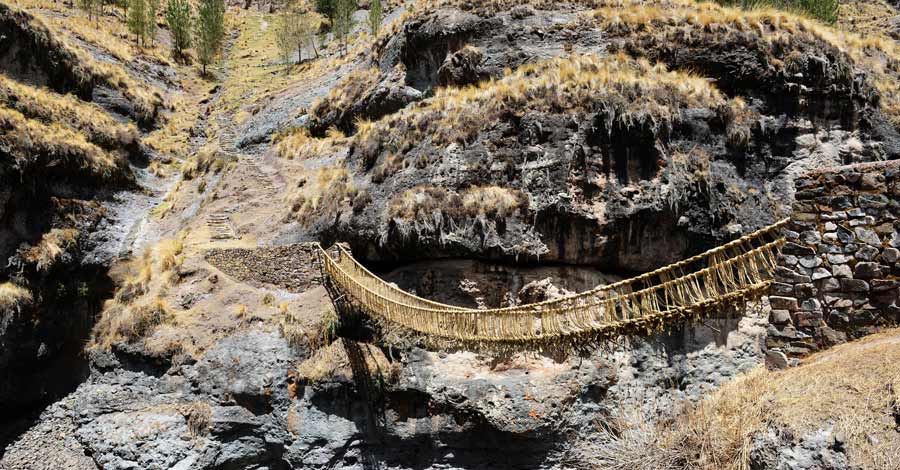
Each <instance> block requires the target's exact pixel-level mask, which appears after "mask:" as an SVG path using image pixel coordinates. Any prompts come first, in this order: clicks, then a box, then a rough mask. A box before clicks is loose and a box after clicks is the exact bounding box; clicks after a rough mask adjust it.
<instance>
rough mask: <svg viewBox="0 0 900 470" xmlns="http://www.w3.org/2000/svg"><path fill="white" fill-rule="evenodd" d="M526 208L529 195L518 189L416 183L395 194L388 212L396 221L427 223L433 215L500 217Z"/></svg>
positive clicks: (455, 218)
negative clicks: (452, 188) (456, 188)
mask: <svg viewBox="0 0 900 470" xmlns="http://www.w3.org/2000/svg"><path fill="white" fill-rule="evenodd" d="M527 209H528V196H527V195H526V194H525V193H523V192H522V191H519V190H517V189H509V188H501V187H498V186H475V187H471V188H467V189H465V190H463V191H462V192H461V193H456V192H453V191H450V190H447V189H444V188H440V187H435V186H418V187H415V188H412V189H409V190H406V191H404V192H403V193H402V194H400V195H399V196H397V197H396V198H394V199H393V200H392V201H391V204H390V209H389V215H390V217H391V218H392V219H394V220H396V221H398V222H401V221H402V222H407V223H408V222H419V223H428V222H431V221H434V220H436V219H443V220H448V219H449V220H454V221H461V220H463V219H467V218H476V217H486V218H488V219H503V218H506V217H510V216H512V215H513V214H514V213H515V212H516V211H518V210H521V211H527Z"/></svg>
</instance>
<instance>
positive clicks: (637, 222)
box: [283, 2, 900, 272]
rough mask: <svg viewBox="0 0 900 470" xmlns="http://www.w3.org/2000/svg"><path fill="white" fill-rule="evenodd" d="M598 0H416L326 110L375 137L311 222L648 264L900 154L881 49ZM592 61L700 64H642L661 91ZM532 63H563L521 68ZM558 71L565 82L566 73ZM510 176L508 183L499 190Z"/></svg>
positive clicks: (418, 239) (351, 156) (383, 246)
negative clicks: (478, 3) (796, 185)
mask: <svg viewBox="0 0 900 470" xmlns="http://www.w3.org/2000/svg"><path fill="white" fill-rule="evenodd" d="M595 3H596V2H595ZM593 6H595V7H598V8H597V9H596V10H591V11H588V12H585V11H584V10H577V11H576V10H567V9H565V8H562V7H561V8H560V9H558V10H556V9H554V10H535V9H533V8H531V7H525V6H523V7H520V8H515V9H513V10H509V11H495V10H493V9H492V8H483V9H472V10H465V9H461V8H451V7H444V8H439V9H437V10H429V9H422V10H413V12H412V13H411V14H410V15H409V16H408V18H407V19H405V20H404V21H402V22H401V24H400V25H399V26H398V27H397V28H396V30H397V33H396V34H394V35H392V36H390V37H389V39H386V40H385V41H384V42H383V45H382V46H380V47H377V48H376V49H375V51H374V52H373V53H372V54H371V57H370V58H369V60H370V61H371V66H372V68H371V69H365V68H363V69H361V71H360V72H359V73H358V74H355V75H353V76H352V77H350V78H348V79H346V80H345V81H344V82H343V83H342V84H339V85H338V87H337V88H336V89H335V91H334V92H332V95H329V97H327V98H325V99H324V100H322V101H320V102H319V103H318V104H316V105H314V106H313V107H312V108H311V111H310V115H309V116H310V117H309V122H310V124H309V129H310V132H311V133H312V134H313V135H323V134H324V132H325V130H326V129H328V128H330V127H336V128H338V129H341V130H343V131H345V132H348V133H354V132H355V134H354V135H353V136H351V137H350V138H348V139H347V140H346V142H345V143H341V142H338V143H337V144H336V145H335V146H334V148H333V150H330V151H332V152H334V154H335V155H336V156H338V157H343V158H345V159H346V166H347V167H348V168H349V169H350V172H351V173H350V175H349V176H348V179H346V180H341V184H343V185H345V186H346V187H347V188H352V191H351V193H350V197H349V199H345V200H344V201H340V200H339V198H338V200H336V201H334V202H333V203H332V204H331V205H330V206H329V207H328V208H327V210H325V211H324V212H321V211H320V212H319V213H318V214H316V215H315V216H313V217H308V216H307V214H306V213H305V212H304V210H303V206H304V203H303V201H304V200H308V196H306V197H305V198H301V199H299V200H298V201H299V202H298V203H295V204H294V210H295V212H294V215H295V216H296V218H297V219H298V220H299V221H300V224H301V225H302V226H306V227H310V228H312V229H313V231H314V233H319V234H321V235H322V236H324V237H325V238H326V239H328V240H337V239H340V240H346V241H349V242H350V243H351V244H352V245H353V247H354V249H355V251H356V252H358V253H360V254H362V255H364V256H366V257H369V258H371V259H373V260H377V259H388V260H397V259H404V260H409V259H416V258H418V257H419V256H418V255H417V253H430V254H431V255H432V256H434V255H438V256H477V257H480V258H490V259H502V260H512V259H515V260H518V261H522V260H538V259H540V260H542V261H557V262H564V263H573V264H592V265H602V266H604V267H606V268H607V269H608V270H613V271H631V272H635V271H645V270H648V269H652V268H655V267H658V266H660V265H663V264H666V263H669V262H672V261H675V260H677V259H680V258H682V257H684V256H685V255H686V254H688V253H692V252H696V251H698V250H700V249H702V248H709V247H711V246H713V245H714V244H716V243H718V242H721V241H723V240H726V239H728V238H730V237H733V236H735V235H737V234H740V233H745V232H748V231H751V230H753V229H755V228H759V227H761V226H763V225H765V224H768V223H771V222H773V221H774V220H776V219H777V218H780V217H781V216H783V215H784V214H786V211H787V208H788V206H789V203H790V202H791V200H792V194H793V187H792V183H791V181H792V180H793V177H794V176H796V175H797V174H798V173H799V172H801V171H803V170H805V169H809V168H814V167H818V166H825V165H833V164H839V163H849V162H851V161H869V160H881V159H886V158H894V157H896V156H897V155H898V152H900V146H898V144H900V140H898V134H897V131H896V128H895V127H894V126H893V125H892V124H891V121H890V120H891V119H892V118H891V116H890V115H889V112H887V111H886V110H887V109H888V103H887V101H888V100H886V99H885V98H883V97H882V96H881V94H880V92H881V90H879V89H878V88H877V87H876V86H875V80H878V79H877V78H876V75H873V74H870V73H869V72H868V71H867V70H869V67H870V65H871V61H872V60H878V59H877V57H876V56H877V53H876V54H874V55H873V56H872V57H868V56H865V57H863V56H860V55H858V54H851V53H848V52H847V51H846V50H845V47H846V46H845V44H844V43H842V42H841V41H839V40H835V39H834V38H831V37H829V36H827V35H826V34H825V33H824V32H820V31H817V30H815V29H812V28H811V29H804V30H803V31H798V30H797V29H796V28H804V26H800V25H792V24H787V23H780V24H776V23H773V22H772V21H771V20H772V19H771V18H766V17H765V15H760V16H758V17H757V16H755V17H754V21H759V22H760V25H762V26H760V28H758V29H751V30H746V29H743V28H744V27H743V26H741V25H740V24H738V22H734V21H731V20H724V21H722V22H719V23H716V27H705V26H704V25H702V24H700V21H699V20H697V19H696V17H694V16H692V15H697V14H699V13H700V12H701V11H702V12H704V13H708V14H712V15H715V14H724V13H722V11H721V10H718V7H712V6H703V7H697V6H693V5H691V4H682V3H679V2H674V3H672V4H671V5H670V7H671V8H672V9H673V10H674V11H675V13H673V14H672V15H671V16H666V15H663V14H660V13H659V12H658V11H656V10H650V9H647V8H644V7H642V6H640V5H630V4H629V5H626V6H621V5H618V4H616V5H613V4H611V3H610V4H609V5H606V4H605V3H604V2H599V5H593ZM726 16H727V15H726ZM685 31H691V32H692V33H689V34H695V36H690V35H689V34H686V33H685ZM776 38H784V40H783V41H782V42H781V43H778V44H776V43H775V42H776ZM569 54H574V58H572V57H573V56H569V57H568V58H564V59H552V58H554V57H560V56H568V55H569ZM581 54H598V55H600V56H608V57H611V58H612V59H601V60H606V61H609V60H613V61H615V60H616V59H615V57H619V59H618V60H620V61H621V60H625V59H622V57H623V56H617V55H616V54H626V55H627V56H630V57H638V58H646V59H648V60H650V61H652V62H660V63H662V64H664V65H665V66H667V67H668V68H669V69H671V70H673V71H681V70H690V71H691V73H692V74H694V75H690V76H689V75H683V76H679V75H678V74H677V73H676V74H675V75H673V76H672V78H671V80H672V81H673V85H674V82H680V83H691V84H692V85H691V86H693V87H695V88H694V89H691V90H688V89H678V88H677V87H674V86H672V87H670V86H668V85H667V84H666V83H667V82H666V80H665V79H664V78H661V77H662V76H661V75H656V72H655V71H650V70H638V69H635V70H633V71H632V73H634V74H636V75H638V76H640V75H646V74H654V78H653V80H654V84H653V85H650V86H649V87H647V88H642V89H641V91H640V92H639V93H638V94H637V95H631V94H630V91H629V89H628V88H625V87H623V88H618V85H621V84H622V83H623V82H627V81H628V78H627V76H625V75H627V74H625V75H623V71H620V70H617V71H616V72H612V73H616V74H619V75H618V76H614V77H611V78H610V77H605V78H604V80H609V81H608V82H607V83H606V87H605V88H602V89H601V88H599V87H598V88H597V89H592V90H591V91H590V93H589V94H587V95H585V97H584V99H583V100H582V99H581V97H579V96H577V93H578V91H577V89H578V87H579V86H584V87H587V88H590V87H592V86H597V85H596V83H597V82H588V81H587V80H591V79H594V80H595V78H590V79H589V78H585V77H587V76H589V75H590V74H591V73H592V70H591V67H590V66H587V65H586V60H585V59H583V58H582V59H579V58H578V57H591V56H581ZM548 59H550V60H551V62H550V63H551V64H552V65H546V63H545V62H542V61H546V60H548ZM524 64H532V65H531V66H532V67H535V66H534V65H533V64H544V65H537V66H536V67H535V70H536V71H533V72H517V73H512V74H508V75H507V74H505V73H504V70H510V69H512V70H515V69H516V68H518V67H521V66H522V65H524ZM620 65H621V64H620ZM598 67H600V68H601V69H602V68H606V67H612V66H611V65H610V64H608V63H607V64H603V65H599V66H598ZM567 68H568V70H566V69H567ZM622 68H627V67H622ZM529 73H531V74H532V75H533V76H534V78H535V79H532V78H531V77H530V76H529ZM542 74H543V76H542V78H541V79H540V80H537V79H536V78H537V77H540V76H541V75H542ZM568 74H571V75H568ZM555 75H558V76H561V77H564V78H563V79H562V80H560V82H559V83H550V82H552V80H553V79H552V78H549V77H551V76H555ZM701 77H702V78H701ZM579 79H584V80H585V82H584V83H582V82H579ZM694 79H697V80H702V81H700V82H696V83H695V82H692V81H691V80H694ZM620 80H621V82H620ZM709 84H714V85H709ZM466 85H475V88H472V89H465V88H458V87H464V86H466ZM432 94H434V95H435V98H432V99H429V100H425V101H421V100H423V98H425V97H427V96H430V95H432ZM701 95H703V96H708V98H703V99H701V98H700V96H701ZM551 98H552V99H551ZM420 101H421V102H420ZM414 102H417V103H418V104H407V103H414ZM636 103H640V104H636ZM385 115H387V116H388V117H387V118H385V119H382V120H381V121H378V122H375V123H373V124H372V125H371V126H369V125H368V124H361V125H360V126H365V127H363V128H360V129H357V127H359V126H357V125H356V124H354V123H356V122H357V119H363V120H364V121H363V122H364V123H365V122H366V121H365V120H374V119H378V118H381V117H382V116H385ZM451 129H452V131H451ZM423 131H424V132H423ZM412 136H415V137H412ZM283 147H284V149H283V150H284V152H286V153H287V154H289V155H300V156H303V157H304V158H309V156H310V155H309V154H307V153H306V150H304V148H302V147H300V148H299V150H298V149H296V148H292V147H291V144H290V142H289V141H286V142H285V143H284V144H283ZM327 151H328V150H327ZM494 187H500V188H504V190H505V192H503V193H502V194H501V193H498V192H496V191H495V192H493V193H491V194H487V193H486V192H485V190H484V189H485V188H494ZM347 188H345V189H347ZM331 189H332V190H333V191H335V192H340V189H339V188H338V187H337V186H332V187H331ZM301 194H302V192H301ZM488 201H489V202H488ZM342 202H343V203H342ZM479 203H483V204H485V205H490V206H492V207H494V208H496V207H502V206H504V204H505V207H506V208H507V210H506V211H503V210H501V211H500V213H491V212H490V211H488V212H485V210H484V209H483V208H480V207H478V205H479ZM456 204H459V205H461V206H465V207H464V208H463V209H460V210H457V209H456V208H455V207H454V206H455V205H456ZM442 205H443V207H442Z"/></svg>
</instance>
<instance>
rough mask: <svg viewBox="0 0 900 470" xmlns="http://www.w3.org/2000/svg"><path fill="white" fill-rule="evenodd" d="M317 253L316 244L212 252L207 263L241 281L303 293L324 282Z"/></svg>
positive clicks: (207, 256)
mask: <svg viewBox="0 0 900 470" xmlns="http://www.w3.org/2000/svg"><path fill="white" fill-rule="evenodd" d="M316 250H318V245H317V244H315V243H298V244H294V245H283V246H273V247H260V248H254V249H243V248H232V249H212V250H209V251H207V252H206V261H208V262H209V263H210V264H212V265H213V266H215V267H217V268H219V269H220V270H222V272H224V273H225V274H227V275H229V276H231V277H233V278H235V279H237V280H238V281H241V282H246V283H249V284H253V285H263V284H268V285H274V286H278V287H280V288H283V289H286V290H288V291H293V292H303V291H305V290H307V289H309V288H310V287H313V286H316V285H320V284H321V283H322V278H321V272H320V270H319V261H318V257H317V256H316Z"/></svg>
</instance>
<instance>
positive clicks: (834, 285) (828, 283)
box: [819, 277, 841, 292]
mask: <svg viewBox="0 0 900 470" xmlns="http://www.w3.org/2000/svg"><path fill="white" fill-rule="evenodd" d="M819 290H821V291H823V292H836V291H839V290H841V281H839V280H838V279H835V278H833V277H832V278H828V279H823V280H822V281H821V282H820V283H819Z"/></svg>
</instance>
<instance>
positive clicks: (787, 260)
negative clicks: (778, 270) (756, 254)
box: [778, 254, 798, 268]
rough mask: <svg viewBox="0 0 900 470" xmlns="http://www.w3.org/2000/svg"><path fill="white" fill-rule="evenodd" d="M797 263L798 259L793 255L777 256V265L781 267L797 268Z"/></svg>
mask: <svg viewBox="0 0 900 470" xmlns="http://www.w3.org/2000/svg"><path fill="white" fill-rule="evenodd" d="M797 261H798V259H797V257H796V256H794V255H786V254H781V255H779V256H778V264H779V265H781V266H787V267H790V268H793V267H794V266H797Z"/></svg>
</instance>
